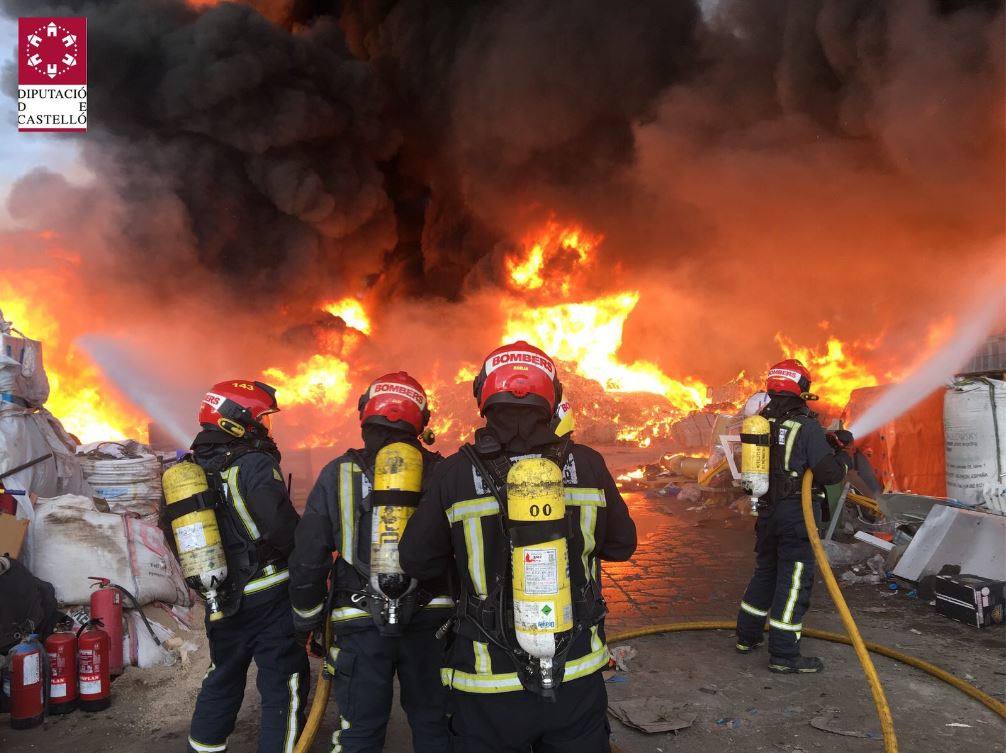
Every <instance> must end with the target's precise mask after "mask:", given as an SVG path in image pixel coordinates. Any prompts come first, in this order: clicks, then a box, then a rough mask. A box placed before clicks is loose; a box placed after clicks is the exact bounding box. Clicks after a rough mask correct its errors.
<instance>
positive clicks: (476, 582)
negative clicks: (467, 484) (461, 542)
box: [464, 500, 495, 598]
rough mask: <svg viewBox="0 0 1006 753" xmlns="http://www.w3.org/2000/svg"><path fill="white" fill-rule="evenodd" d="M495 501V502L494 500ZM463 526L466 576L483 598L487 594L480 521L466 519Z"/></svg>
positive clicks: (477, 519) (478, 519)
mask: <svg viewBox="0 0 1006 753" xmlns="http://www.w3.org/2000/svg"><path fill="white" fill-rule="evenodd" d="M494 501H495V500H494ZM464 526H465V548H466V549H468V574H469V575H470V576H471V579H472V585H473V586H474V588H475V593H476V594H478V596H480V597H483V598H484V597H485V595H486V594H487V593H489V589H488V588H486V563H485V552H484V551H483V548H484V544H483V539H482V519H481V518H467V519H466V520H465V522H464Z"/></svg>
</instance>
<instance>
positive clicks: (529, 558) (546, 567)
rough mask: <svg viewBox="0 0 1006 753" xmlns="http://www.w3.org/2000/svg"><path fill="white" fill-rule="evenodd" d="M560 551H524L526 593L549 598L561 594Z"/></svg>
mask: <svg viewBox="0 0 1006 753" xmlns="http://www.w3.org/2000/svg"><path fill="white" fill-rule="evenodd" d="M557 563H558V550H556V549H526V550H525V551H524V593H526V594H528V595H529V596H548V595H551V594H556V593H558V592H559V567H558V564H557Z"/></svg>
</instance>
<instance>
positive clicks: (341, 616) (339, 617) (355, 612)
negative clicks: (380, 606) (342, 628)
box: [332, 607, 370, 622]
mask: <svg viewBox="0 0 1006 753" xmlns="http://www.w3.org/2000/svg"><path fill="white" fill-rule="evenodd" d="M369 616H370V614H369V613H368V612H365V611H363V610H362V609H357V608H356V607H339V608H338V609H333V610H332V622H345V621H346V620H355V619H357V618H359V617H369Z"/></svg>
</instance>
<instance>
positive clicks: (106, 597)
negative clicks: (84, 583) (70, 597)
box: [89, 576, 123, 677]
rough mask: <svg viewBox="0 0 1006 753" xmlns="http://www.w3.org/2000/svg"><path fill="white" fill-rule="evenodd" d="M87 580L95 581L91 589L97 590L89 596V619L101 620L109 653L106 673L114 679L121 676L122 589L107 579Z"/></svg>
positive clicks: (93, 578)
mask: <svg viewBox="0 0 1006 753" xmlns="http://www.w3.org/2000/svg"><path fill="white" fill-rule="evenodd" d="M89 580H93V581H97V583H93V584H92V588H93V587H95V586H97V588H98V590H97V591H95V592H94V593H92V594H91V617H92V619H96V620H101V624H102V627H104V629H105V632H106V633H108V640H109V642H110V643H111V652H110V654H109V656H108V671H109V673H110V674H111V675H112V676H113V677H116V676H118V675H121V674H122V668H123V660H122V589H121V588H120V587H119V586H117V585H115V584H114V583H112V582H111V581H110V580H109V579H108V578H96V577H94V576H91V577H90V578H89Z"/></svg>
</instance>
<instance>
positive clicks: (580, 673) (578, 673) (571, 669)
mask: <svg viewBox="0 0 1006 753" xmlns="http://www.w3.org/2000/svg"><path fill="white" fill-rule="evenodd" d="M590 647H591V649H592V651H591V652H590V653H589V654H587V655H586V656H583V657H581V658H579V659H577V660H576V661H571V662H567V663H566V673H565V674H564V675H563V678H562V681H563V682H569V681H570V680H576V679H577V678H580V677H586V676H587V675H590V674H593V673H594V672H597V671H598V670H599V669H603V668H604V667H606V666H608V657H609V654H608V647H607V646H605V645H604V642H603V641H602V640H601V638H600V636H598V634H597V626H596V625H595V626H594V627H592V628H591V629H590Z"/></svg>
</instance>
